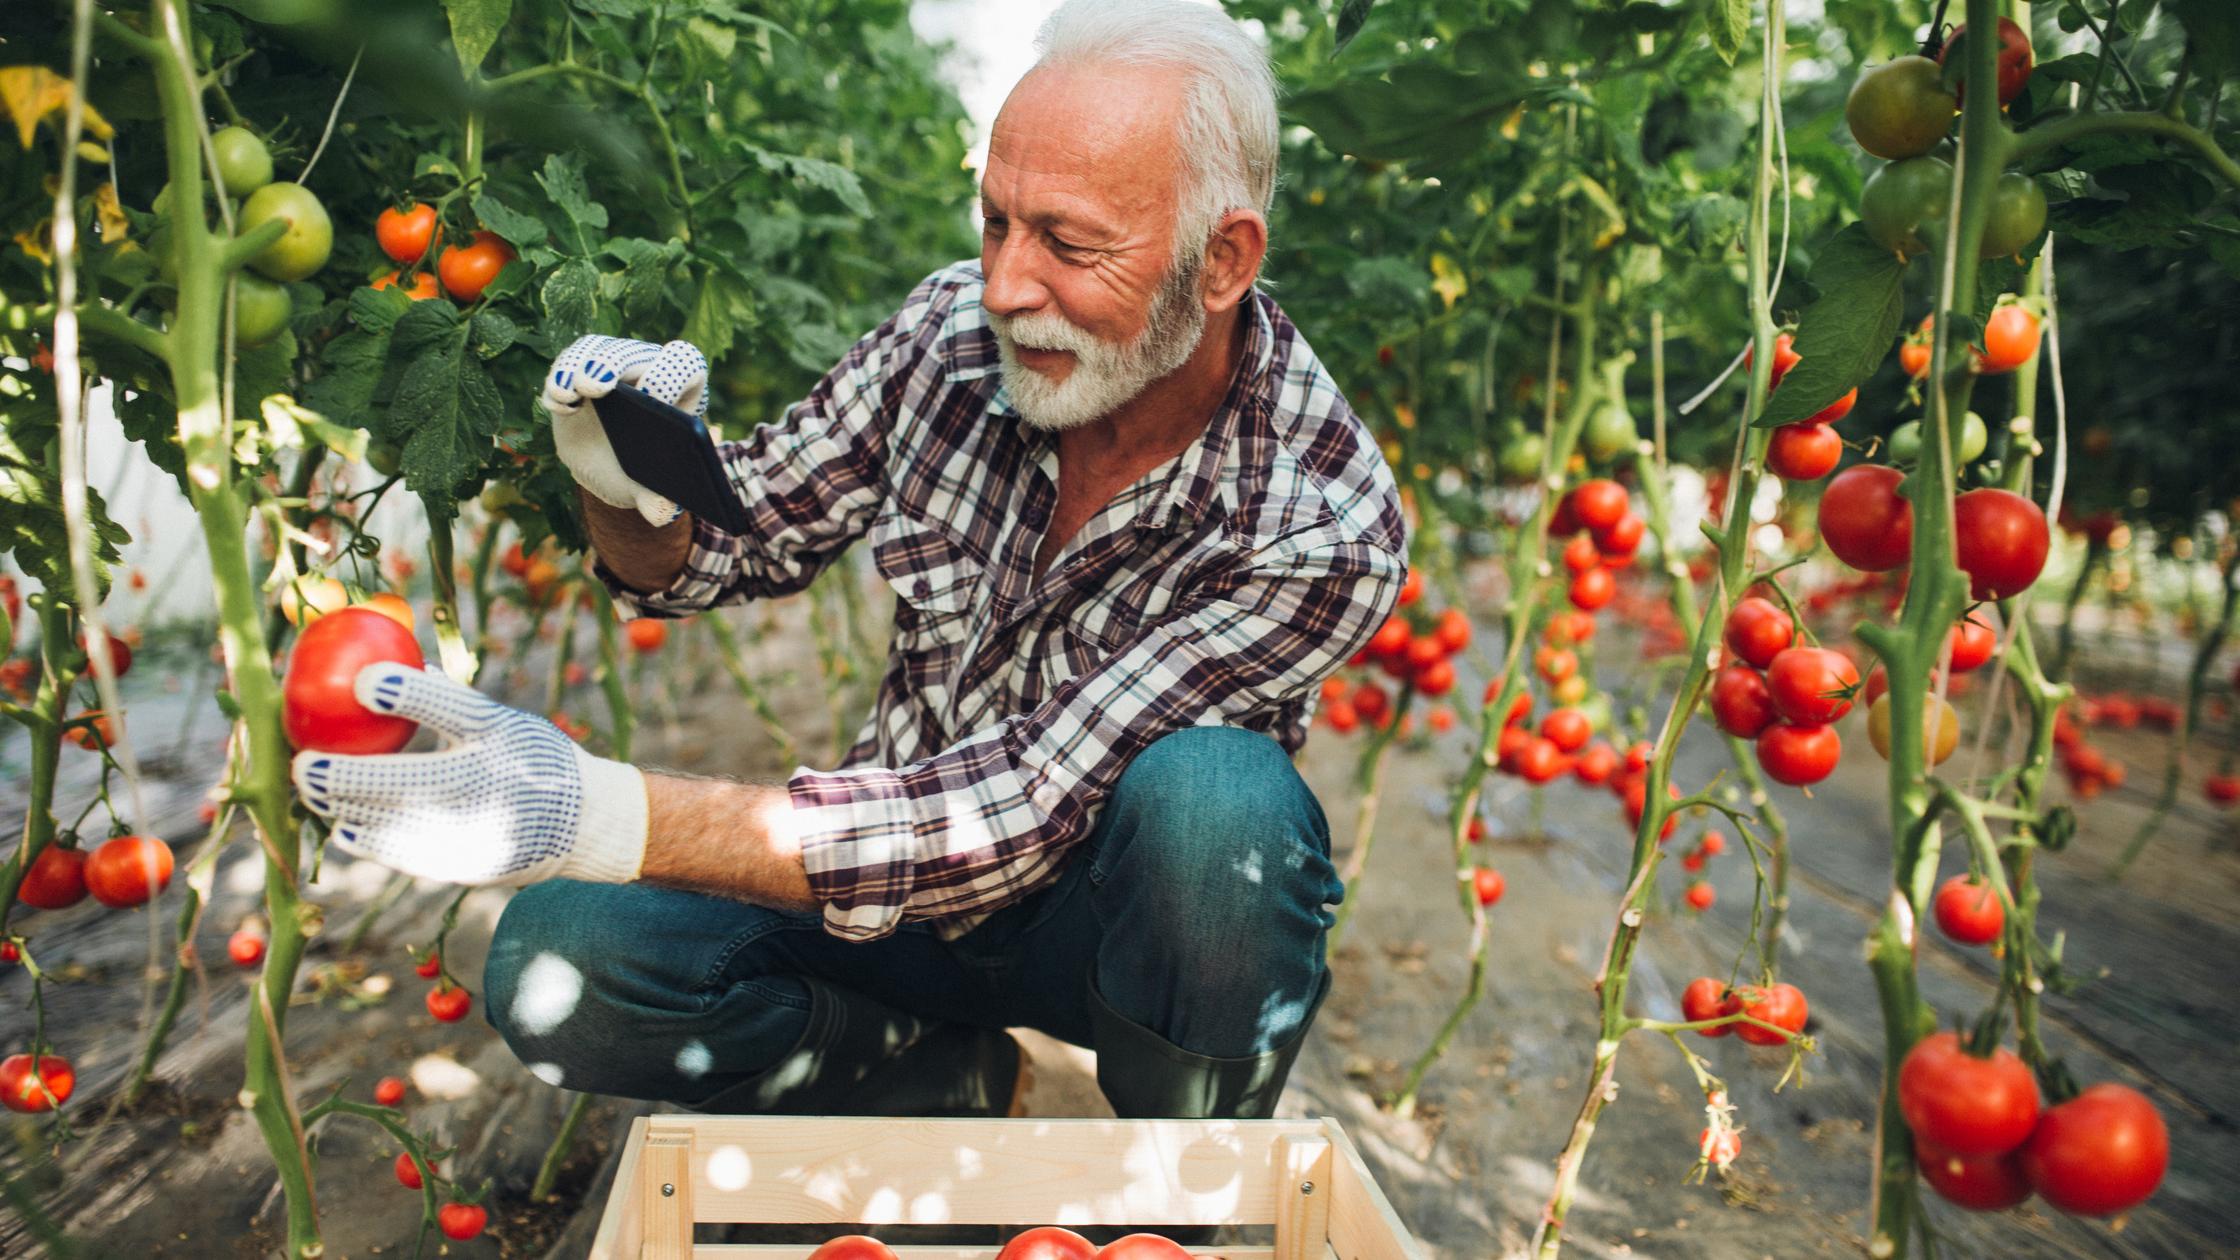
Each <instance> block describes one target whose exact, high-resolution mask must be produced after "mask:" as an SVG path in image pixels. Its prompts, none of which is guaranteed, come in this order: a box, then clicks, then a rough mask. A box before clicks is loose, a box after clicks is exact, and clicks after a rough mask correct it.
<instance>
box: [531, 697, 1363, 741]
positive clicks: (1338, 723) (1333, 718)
mask: <svg viewBox="0 0 2240 1260" xmlns="http://www.w3.org/2000/svg"><path fill="white" fill-rule="evenodd" d="M1322 716H1323V717H1324V718H1325V719H1327V720H1328V721H1329V723H1330V729H1331V730H1334V731H1336V732H1337V733H1339V734H1340V735H1345V734H1349V733H1351V732H1352V731H1353V729H1354V728H1355V727H1357V726H1359V725H1361V715H1360V714H1359V713H1357V712H1355V711H1354V707H1353V702H1352V701H1350V700H1332V701H1331V702H1330V703H1329V704H1327V705H1325V706H1323V709H1322ZM556 725H557V724H556Z"/></svg>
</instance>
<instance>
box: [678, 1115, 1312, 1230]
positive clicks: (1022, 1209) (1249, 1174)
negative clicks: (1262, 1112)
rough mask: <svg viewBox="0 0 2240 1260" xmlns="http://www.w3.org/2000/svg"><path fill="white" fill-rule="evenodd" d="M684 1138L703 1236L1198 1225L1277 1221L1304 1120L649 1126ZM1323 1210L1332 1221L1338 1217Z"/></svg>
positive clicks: (825, 1119)
mask: <svg viewBox="0 0 2240 1260" xmlns="http://www.w3.org/2000/svg"><path fill="white" fill-rule="evenodd" d="M671 1128H678V1129H682V1128H689V1130H690V1132H691V1134H692V1137H693V1144H692V1174H691V1175H692V1181H693V1212H694V1215H695V1219H698V1220H702V1221H756V1222H768V1223H801V1224H838V1223H847V1222H863V1223H865V1224H871V1225H882V1224H949V1223H963V1224H983V1223H993V1224H1027V1223H1033V1224H1050V1225H1084V1224H1091V1225H1094V1224H1127V1223H1157V1224H1169V1225H1199V1224H1207V1225H1211V1224H1227V1223H1238V1222H1242V1223H1252V1224H1266V1223H1268V1222H1270V1221H1273V1220H1275V1219H1276V1214H1277V1204H1276V1187H1277V1186H1278V1184H1279V1182H1278V1180H1277V1176H1278V1174H1279V1172H1282V1171H1283V1165H1282V1163H1281V1158H1282V1157H1281V1153H1280V1149H1279V1144H1280V1143H1281V1142H1283V1141H1284V1140H1286V1139H1292V1140H1299V1139H1315V1138H1319V1137H1320V1136H1321V1135H1322V1133H1323V1132H1324V1130H1323V1128H1322V1126H1320V1125H1318V1124H1316V1123H1315V1122H1313V1121H1280V1120H1260V1121H1238V1120H1071V1119H1068V1120H1042V1119H1030V1120H1008V1119H1007V1120H896V1119H886V1118H881V1117H864V1116H813V1117H779V1116H743V1117H742V1116H689V1117H680V1116H655V1117H653V1118H652V1119H651V1122H650V1128H649V1137H650V1136H651V1135H656V1134H659V1133H661V1132H663V1131H664V1130H665V1129H671ZM1333 1210H1334V1209H1333Z"/></svg>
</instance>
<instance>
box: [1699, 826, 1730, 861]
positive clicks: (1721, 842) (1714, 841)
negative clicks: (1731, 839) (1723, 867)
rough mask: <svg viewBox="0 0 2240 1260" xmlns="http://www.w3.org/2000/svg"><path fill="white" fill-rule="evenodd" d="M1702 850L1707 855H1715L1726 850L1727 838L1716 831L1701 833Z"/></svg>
mask: <svg viewBox="0 0 2240 1260" xmlns="http://www.w3.org/2000/svg"><path fill="white" fill-rule="evenodd" d="M1703 851H1704V854H1705V855H1706V856H1708V857H1717V856H1719V855H1720V854H1722V853H1725V852H1726V851H1727V838H1726V837H1725V836H1722V835H1720V834H1719V833H1718V832H1716V831H1707V832H1705V833H1704V834H1703Z"/></svg>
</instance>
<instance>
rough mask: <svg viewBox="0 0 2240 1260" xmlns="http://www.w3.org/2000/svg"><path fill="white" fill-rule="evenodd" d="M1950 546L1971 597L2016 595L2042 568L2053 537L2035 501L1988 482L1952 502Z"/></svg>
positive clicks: (2027, 586)
mask: <svg viewBox="0 0 2240 1260" xmlns="http://www.w3.org/2000/svg"><path fill="white" fill-rule="evenodd" d="M1952 528H1953V532H1954V534H1955V538H1954V550H1955V551H1956V552H1957V554H1958V559H1959V561H1960V569H1961V571H1962V572H1964V573H1966V574H1967V575H1968V590H1969V593H1970V595H1972V596H1973V597H1974V598H1976V599H1979V600H1983V599H2006V598H2007V597H2009V596H2011V595H2020V594H2021V593H2022V592H2024V591H2026V590H2029V589H2030V584H2031V583H2033V582H2035V581H2037V580H2038V574H2039V573H2041V572H2043V571H2044V570H2045V567H2046V552H2047V550H2048V549H2050V548H2051V547H2052V546H2053V535H2052V533H2051V531H2049V530H2048V529H2047V528H2046V514H2045V513H2044V512H2043V511H2041V510H2040V509H2039V507H2038V505H2037V504H2035V503H2032V502H2031V501H2030V500H2028V499H2025V498H2023V497H2022V496H2021V495H2019V494H2016V493H2015V492H2014V491H2012V490H2000V489H1998V488H1996V487H1991V486H1986V487H1984V488H1983V489H1980V490H1970V491H1968V492H1967V493H1966V494H1963V495H1961V496H1960V497H1959V498H1958V499H1955V500H1953V504H1952Z"/></svg>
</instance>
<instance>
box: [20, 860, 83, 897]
mask: <svg viewBox="0 0 2240 1260" xmlns="http://www.w3.org/2000/svg"><path fill="white" fill-rule="evenodd" d="M85 899H86V855H85V852H84V851H83V850H81V849H65V848H63V847H62V846H61V845H59V844H49V845H48V846H47V847H46V848H44V849H41V850H39V856H38V857H36V858H34V859H32V862H31V869H30V870H27V871H25V872H24V873H23V882H21V883H19V884H17V885H16V900H18V901H20V902H22V903H23V904H25V905H27V906H30V907H32V908H34V909H38V910H60V909H62V908H64V907H65V906H74V905H77V904H78V903H79V902H81V901H84V900H85Z"/></svg>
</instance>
